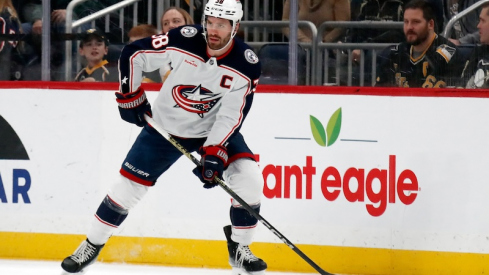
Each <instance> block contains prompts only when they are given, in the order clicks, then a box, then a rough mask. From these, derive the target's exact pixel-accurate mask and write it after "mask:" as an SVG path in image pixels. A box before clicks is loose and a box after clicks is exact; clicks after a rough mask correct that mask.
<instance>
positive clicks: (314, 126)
mask: <svg viewBox="0 0 489 275" xmlns="http://www.w3.org/2000/svg"><path fill="white" fill-rule="evenodd" d="M309 117H310V119H309V121H310V123H311V130H312V136H313V137H314V140H316V142H317V143H318V144H319V145H321V146H323V147H326V132H325V131H324V126H323V124H321V121H319V119H317V118H315V117H314V116H309Z"/></svg>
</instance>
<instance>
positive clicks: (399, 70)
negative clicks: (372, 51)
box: [376, 0, 461, 88]
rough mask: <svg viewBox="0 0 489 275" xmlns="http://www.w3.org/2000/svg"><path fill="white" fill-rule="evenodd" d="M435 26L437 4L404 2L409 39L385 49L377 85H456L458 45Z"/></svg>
mask: <svg viewBox="0 0 489 275" xmlns="http://www.w3.org/2000/svg"><path fill="white" fill-rule="evenodd" d="M434 30H435V14H434V11H433V7H432V6H431V5H430V4H429V3H427V2H426V1H424V0H413V1H411V2H409V3H407V4H406V6H404V35H405V36H406V42H402V43H399V44H397V45H395V46H392V47H388V48H386V49H385V50H384V51H383V52H382V54H381V56H380V58H379V67H378V68H379V70H378V71H377V72H378V74H377V84H376V86H397V87H423V88H441V87H447V86H456V85H457V82H456V81H457V80H458V81H459V79H460V77H459V76H460V73H461V67H460V64H461V62H460V60H458V61H457V59H458V54H457V50H456V47H455V45H454V44H453V43H451V42H450V41H448V39H446V38H444V37H442V36H439V35H437V34H436V33H435V31H434Z"/></svg>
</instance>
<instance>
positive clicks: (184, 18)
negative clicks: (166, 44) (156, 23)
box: [161, 7, 194, 34]
mask: <svg viewBox="0 0 489 275" xmlns="http://www.w3.org/2000/svg"><path fill="white" fill-rule="evenodd" d="M193 24H194V20H193V19H192V17H190V14H188V12H187V11H185V10H184V9H182V8H179V7H170V8H168V9H167V10H166V11H165V12H164V13H163V15H162V16H161V33H162V34H165V33H167V32H168V31H169V30H171V29H174V28H176V27H180V26H183V25H193Z"/></svg>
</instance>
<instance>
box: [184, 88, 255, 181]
mask: <svg viewBox="0 0 489 275" xmlns="http://www.w3.org/2000/svg"><path fill="white" fill-rule="evenodd" d="M249 83H250V84H246V85H244V86H241V87H238V88H237V89H233V90H232V91H230V92H229V93H227V94H226V95H225V96H224V97H223V99H222V105H221V107H220V109H219V113H218V114H217V117H216V122H215V123H214V125H213V127H212V129H211V132H210V134H209V136H208V137H207V140H206V142H205V143H204V145H203V146H202V147H201V148H200V149H199V154H200V155H202V158H201V160H200V161H201V164H202V165H201V166H200V167H196V168H195V169H194V170H193V172H194V174H195V175H196V176H197V177H199V179H200V180H201V181H202V182H203V183H204V188H212V187H214V186H216V185H217V184H216V183H215V182H214V181H213V180H214V177H216V176H217V177H221V176H222V172H223V170H224V167H225V166H226V164H227V161H228V154H227V149H226V147H225V143H226V141H227V140H229V139H230V138H232V137H233V135H234V134H235V133H237V132H238V131H239V129H240V128H241V125H242V123H243V121H244V119H245V118H246V115H247V114H248V111H249V109H250V107H251V103H252V101H253V95H254V91H255V89H256V85H257V84H258V79H256V80H255V81H249ZM236 84H241V85H242V84H243V83H236Z"/></svg>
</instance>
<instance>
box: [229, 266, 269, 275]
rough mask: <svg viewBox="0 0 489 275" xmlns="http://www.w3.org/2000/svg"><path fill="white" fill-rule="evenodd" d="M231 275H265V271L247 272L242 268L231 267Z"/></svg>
mask: <svg viewBox="0 0 489 275" xmlns="http://www.w3.org/2000/svg"><path fill="white" fill-rule="evenodd" d="M233 275H265V270H262V271H255V272H248V271H246V270H244V269H243V268H239V267H234V266H233Z"/></svg>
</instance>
